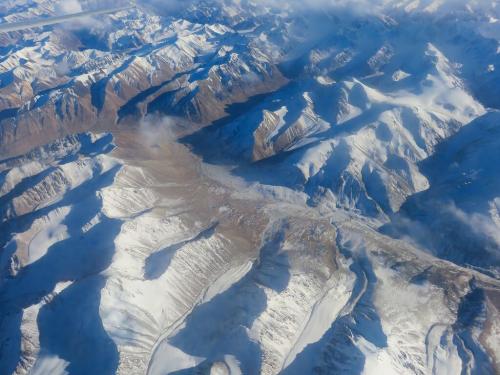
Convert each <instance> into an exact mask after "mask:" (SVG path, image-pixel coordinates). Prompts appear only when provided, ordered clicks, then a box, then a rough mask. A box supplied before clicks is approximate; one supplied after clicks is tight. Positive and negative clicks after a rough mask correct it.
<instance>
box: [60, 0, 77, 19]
mask: <svg viewBox="0 0 500 375" xmlns="http://www.w3.org/2000/svg"><path fill="white" fill-rule="evenodd" d="M55 11H56V14H58V15H63V14H72V13H79V12H81V11H83V8H82V5H81V4H80V1H78V0H65V1H62V2H59V3H57V4H56V5H55Z"/></svg>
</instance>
